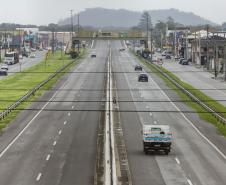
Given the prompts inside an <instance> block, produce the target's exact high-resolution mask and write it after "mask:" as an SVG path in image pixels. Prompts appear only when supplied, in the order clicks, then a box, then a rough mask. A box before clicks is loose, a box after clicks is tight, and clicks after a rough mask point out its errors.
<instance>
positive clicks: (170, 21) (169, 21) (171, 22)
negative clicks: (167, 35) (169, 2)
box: [167, 16, 176, 30]
mask: <svg viewBox="0 0 226 185" xmlns="http://www.w3.org/2000/svg"><path fill="white" fill-rule="evenodd" d="M167 25H168V29H169V30H173V29H175V27H176V23H175V21H174V19H173V18H172V17H171V16H169V17H168V19H167Z"/></svg>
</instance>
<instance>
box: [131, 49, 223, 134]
mask: <svg viewBox="0 0 226 185" xmlns="http://www.w3.org/2000/svg"><path fill="white" fill-rule="evenodd" d="M133 54H134V55H136V54H135V53H133ZM136 57H137V58H138V59H139V60H140V61H141V62H142V63H143V64H144V65H145V66H147V67H148V68H149V69H150V71H151V72H153V73H155V74H157V75H158V76H159V77H160V78H161V79H163V80H164V82H165V83H166V85H167V86H168V87H169V88H171V89H173V90H174V91H175V92H176V93H177V94H178V95H179V96H180V98H181V100H182V101H185V102H186V104H187V105H188V106H189V107H191V108H192V109H194V110H195V111H197V112H198V115H199V117H200V118H201V119H203V120H205V121H207V122H209V123H212V124H213V125H215V126H216V128H217V129H218V131H219V132H220V133H221V134H222V135H224V136H225V137H226V125H224V124H222V123H221V122H220V121H219V120H218V119H216V118H215V117H214V116H213V115H212V114H211V113H206V110H205V109H204V108H203V107H202V106H200V105H199V104H198V103H196V102H192V99H191V98H190V97H189V96H188V95H186V94H184V93H183V92H182V91H181V90H179V89H178V88H177V87H176V86H175V85H174V84H173V83H172V82H171V81H170V80H168V79H167V78H166V77H165V76H164V75H162V74H161V73H159V71H158V70H156V68H155V67H154V65H155V64H152V63H147V61H146V60H145V59H143V58H142V57H140V56H137V55H136ZM156 67H159V66H156ZM159 68H161V70H162V71H163V72H164V73H166V74H167V75H168V76H170V77H171V78H173V79H174V80H175V81H176V82H177V83H179V84H180V85H181V86H182V87H183V88H185V89H187V90H188V91H189V92H190V93H192V94H193V95H195V96H196V97H197V98H198V99H199V100H201V101H205V104H207V105H208V106H209V107H211V108H212V109H213V110H214V111H216V112H226V107H225V106H223V105H222V104H220V103H219V102H217V101H215V100H214V99H212V98H210V97H209V96H207V95H206V94H204V93H203V92H201V91H200V90H198V89H196V88H194V87H193V86H191V85H190V84H187V83H185V82H182V81H181V80H180V79H179V78H178V77H177V76H176V75H174V74H173V73H171V72H170V71H168V70H166V69H165V68H163V67H159ZM221 116H222V117H224V118H226V114H225V113H222V114H221Z"/></svg>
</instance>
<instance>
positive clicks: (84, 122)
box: [0, 41, 108, 185]
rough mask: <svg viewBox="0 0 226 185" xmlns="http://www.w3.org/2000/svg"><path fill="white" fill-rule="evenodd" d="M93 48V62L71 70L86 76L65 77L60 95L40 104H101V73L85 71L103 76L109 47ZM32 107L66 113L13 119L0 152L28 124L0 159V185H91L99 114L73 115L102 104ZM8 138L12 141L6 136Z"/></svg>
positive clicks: (71, 75)
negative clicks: (77, 101) (95, 56)
mask: <svg viewBox="0 0 226 185" xmlns="http://www.w3.org/2000/svg"><path fill="white" fill-rule="evenodd" d="M93 49H95V51H96V53H97V58H90V56H88V57H87V58H85V59H83V61H82V62H81V63H80V64H79V65H78V66H77V67H75V68H74V69H73V71H74V72H85V73H72V74H70V75H68V76H66V77H64V78H63V79H61V81H60V82H59V83H60V84H58V86H59V88H60V89H61V91H57V92H56V93H55V94H53V93H47V95H44V96H43V97H42V98H41V99H44V100H53V101H54V100H64V101H72V100H74V101H76V100H80V101H81V100H84V101H89V100H97V101H99V100H101V99H102V98H103V95H104V94H103V91H100V90H102V89H103V88H104V75H105V74H104V73H90V72H104V71H105V63H106V57H107V54H108V52H107V51H108V43H107V42H104V41H103V42H99V43H97V44H95V46H94V47H93ZM90 52H91V51H90ZM86 72H87V73H86ZM85 89H87V90H85ZM88 89H97V91H89V90H88ZM48 94H49V95H50V96H48ZM51 96H52V98H50V97H51ZM31 106H32V107H42V106H44V108H50V109H58V110H59V109H60V110H68V111H56V112H45V111H41V112H29V113H28V112H27V111H23V113H21V114H20V115H19V116H18V117H17V119H16V120H15V121H14V122H13V123H12V124H11V125H10V126H9V128H8V129H6V132H5V133H4V134H3V135H2V136H1V139H0V145H1V146H0V148H1V150H3V149H4V148H5V147H6V146H7V144H9V142H8V143H7V142H6V141H7V140H8V141H10V140H12V138H13V137H15V136H16V135H17V134H18V132H19V129H18V128H20V127H21V128H23V127H24V126H25V125H27V124H28V125H27V127H26V129H25V130H23V131H22V132H21V129H20V132H21V134H20V135H19V137H16V138H15V140H14V142H13V143H12V144H11V145H8V146H9V147H8V148H6V150H4V151H3V152H2V153H1V155H0V184H1V185H32V184H43V185H72V184H73V185H75V184H77V185H83V184H84V185H88V184H93V181H94V171H95V160H96V141H97V129H98V124H99V121H100V112H88V111H83V112H76V111H73V110H81V109H82V110H86V109H101V108H103V107H102V104H101V103H100V102H97V103H87V102H80V103H75V102H74V103H73V102H58V103H56V102H55V103H49V104H46V105H43V104H42V105H39V104H37V105H35V104H33V105H31ZM21 120H22V121H21ZM20 125H23V126H20ZM15 130H17V131H15ZM12 133H14V134H15V136H11V135H12Z"/></svg>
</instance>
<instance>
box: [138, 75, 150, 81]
mask: <svg viewBox="0 0 226 185" xmlns="http://www.w3.org/2000/svg"><path fill="white" fill-rule="evenodd" d="M138 82H148V75H147V74H140V75H139V76H138Z"/></svg>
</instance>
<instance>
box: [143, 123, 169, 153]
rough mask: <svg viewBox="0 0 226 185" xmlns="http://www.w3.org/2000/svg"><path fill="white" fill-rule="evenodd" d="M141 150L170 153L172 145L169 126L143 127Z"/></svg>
mask: <svg viewBox="0 0 226 185" xmlns="http://www.w3.org/2000/svg"><path fill="white" fill-rule="evenodd" d="M142 135H143V150H144V153H145V154H148V152H151V151H152V152H164V153H165V154H166V155H168V154H169V153H170V150H171V145H172V133H171V130H170V127H169V125H143V128H142Z"/></svg>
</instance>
